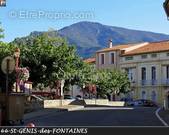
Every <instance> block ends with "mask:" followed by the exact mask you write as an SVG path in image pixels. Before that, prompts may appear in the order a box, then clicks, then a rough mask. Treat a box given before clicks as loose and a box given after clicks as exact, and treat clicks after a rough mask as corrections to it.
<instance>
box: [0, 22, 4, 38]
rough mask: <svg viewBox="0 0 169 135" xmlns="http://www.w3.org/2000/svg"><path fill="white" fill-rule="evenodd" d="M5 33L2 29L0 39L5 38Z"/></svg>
mask: <svg viewBox="0 0 169 135" xmlns="http://www.w3.org/2000/svg"><path fill="white" fill-rule="evenodd" d="M0 24H1V23H0ZM3 32H4V30H3V29H2V28H1V27H0V39H2V38H4V33H3Z"/></svg>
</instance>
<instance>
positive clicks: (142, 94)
mask: <svg viewBox="0 0 169 135" xmlns="http://www.w3.org/2000/svg"><path fill="white" fill-rule="evenodd" d="M141 98H142V99H146V92H145V91H142V93H141Z"/></svg>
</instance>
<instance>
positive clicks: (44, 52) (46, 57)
mask: <svg viewBox="0 0 169 135" xmlns="http://www.w3.org/2000/svg"><path fill="white" fill-rule="evenodd" d="M18 46H19V48H20V49H21V64H22V66H24V67H29V69H30V81H33V84H34V86H37V85H38V84H43V85H44V86H51V87H54V86H55V85H56V83H55V82H56V80H62V79H64V80H66V81H67V80H68V82H69V80H71V79H72V78H73V77H74V76H75V74H76V71H77V69H78V67H79V62H81V61H80V58H79V57H78V56H77V55H76V49H75V47H74V46H68V43H67V42H66V40H65V39H63V38H61V37H59V36H57V37H50V36H49V35H48V33H45V34H42V35H39V36H37V37H36V38H34V39H33V40H31V44H30V42H29V40H28V42H21V43H20V44H19V43H18Z"/></svg>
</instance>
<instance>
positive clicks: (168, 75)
mask: <svg viewBox="0 0 169 135" xmlns="http://www.w3.org/2000/svg"><path fill="white" fill-rule="evenodd" d="M166 74H167V79H169V66H167V67H166Z"/></svg>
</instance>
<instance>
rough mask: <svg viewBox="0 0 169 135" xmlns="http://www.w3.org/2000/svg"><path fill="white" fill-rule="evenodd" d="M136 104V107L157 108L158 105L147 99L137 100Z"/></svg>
mask: <svg viewBox="0 0 169 135" xmlns="http://www.w3.org/2000/svg"><path fill="white" fill-rule="evenodd" d="M134 102H135V105H136V106H147V107H157V104H156V103H155V102H153V101H151V100H147V99H139V100H135V101H134Z"/></svg>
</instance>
